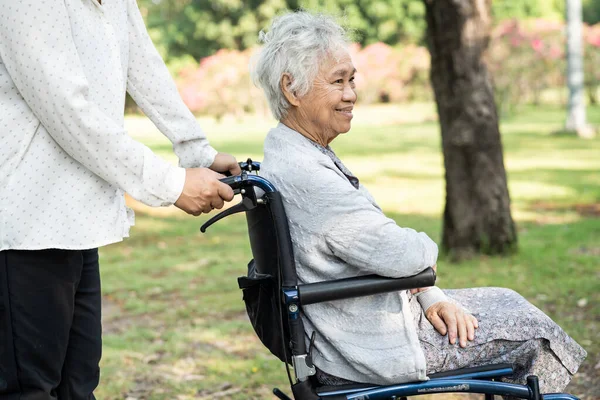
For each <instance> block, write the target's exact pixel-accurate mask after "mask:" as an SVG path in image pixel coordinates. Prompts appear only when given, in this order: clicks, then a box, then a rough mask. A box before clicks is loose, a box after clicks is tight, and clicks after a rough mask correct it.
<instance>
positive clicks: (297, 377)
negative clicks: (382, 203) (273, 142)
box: [201, 159, 577, 400]
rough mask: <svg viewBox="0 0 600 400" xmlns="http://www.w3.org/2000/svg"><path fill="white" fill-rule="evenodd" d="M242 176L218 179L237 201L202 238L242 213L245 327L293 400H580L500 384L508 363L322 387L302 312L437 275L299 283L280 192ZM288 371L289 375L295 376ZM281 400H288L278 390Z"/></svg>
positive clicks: (533, 383) (250, 165) (247, 173)
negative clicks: (455, 398)
mask: <svg viewBox="0 0 600 400" xmlns="http://www.w3.org/2000/svg"><path fill="white" fill-rule="evenodd" d="M240 166H241V168H242V171H243V172H242V174H241V175H239V176H231V177H227V178H224V179H222V181H223V182H224V183H226V184H228V185H230V186H231V188H232V189H233V190H234V193H235V194H239V195H241V197H242V201H241V202H240V203H239V204H238V205H235V206H233V207H231V208H229V209H227V210H225V211H223V212H221V213H220V214H218V215H216V216H214V217H212V218H211V219H209V220H208V221H207V222H206V223H205V224H204V225H203V226H202V228H201V231H202V232H205V231H206V229H207V228H208V227H209V226H210V225H212V224H213V223H215V222H217V221H219V220H220V219H222V218H224V217H227V216H229V215H232V214H235V213H239V212H244V213H245V215H246V221H247V225H248V235H249V240H250V246H251V250H252V256H253V260H251V261H250V263H249V264H248V270H247V273H246V275H245V276H242V277H240V278H239V279H238V283H239V286H240V289H242V293H243V300H244V302H245V304H246V310H247V312H248V316H249V318H250V322H251V323H252V326H253V328H254V330H255V332H256V334H257V336H258V337H259V339H260V340H261V341H262V343H263V344H264V345H265V347H267V348H268V349H269V350H270V351H271V353H273V354H274V355H275V356H276V357H278V358H279V359H280V360H281V361H282V362H283V363H284V365H285V368H286V370H287V375H288V378H289V381H290V387H291V390H292V393H293V399H295V400H319V399H329V400H338V399H347V400H350V399H355V400H366V399H369V400H373V399H390V400H391V399H401V398H403V397H407V396H417V395H422V394H439V393H450V392H459V393H480V394H483V395H484V396H485V399H486V400H489V399H493V398H494V396H495V395H502V396H513V397H516V398H521V399H530V400H541V399H546V400H577V397H575V396H572V395H570V394H566V393H553V394H541V393H540V390H539V383H538V379H537V377H535V376H530V377H528V379H527V384H526V385H517V384H509V383H504V382H500V381H499V380H500V378H502V377H506V376H509V375H511V374H512V372H513V369H512V365H510V364H496V365H484V366H478V367H472V368H463V369H458V370H454V371H445V372H440V373H436V374H431V375H430V376H429V378H430V379H429V380H428V381H422V382H412V383H401V384H397V385H388V386H378V385H372V384H351V385H339V386H322V385H320V384H319V383H318V382H317V381H316V379H315V376H314V375H315V374H316V367H315V365H314V364H313V362H312V357H311V348H312V343H313V341H314V340H315V336H314V334H313V336H312V337H308V336H307V334H306V332H305V330H304V325H303V322H302V307H303V306H305V305H308V304H315V303H320V302H325V301H332V300H342V299H347V298H353V297H360V296H367V295H372V294H378V293H387V292H392V291H399V290H407V289H413V288H418V287H426V286H433V285H434V284H435V278H436V276H435V272H434V271H433V269H431V268H428V269H426V270H424V271H422V272H421V273H419V274H417V275H415V276H412V277H408V278H398V279H395V278H388V277H381V276H377V275H365V276H360V277H356V278H346V279H338V280H333V281H327V282H316V283H309V284H299V283H298V277H297V275H296V265H295V261H294V252H293V247H292V242H291V238H290V232H289V227H288V221H287V217H286V213H285V208H284V205H283V201H282V198H281V195H280V193H279V192H278V191H277V189H276V188H275V187H274V186H273V184H271V182H269V181H268V180H266V179H264V178H262V177H261V176H259V175H255V174H253V172H257V171H259V170H260V163H257V162H253V161H252V160H250V159H248V160H247V161H246V162H244V163H240ZM292 370H293V372H292ZM273 393H274V394H275V395H276V396H277V397H278V398H280V399H283V400H292V399H291V398H290V397H288V396H287V395H286V394H284V393H283V392H282V391H280V390H279V389H277V388H276V389H274V390H273Z"/></svg>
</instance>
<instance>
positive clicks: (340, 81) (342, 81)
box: [333, 79, 344, 83]
mask: <svg viewBox="0 0 600 400" xmlns="http://www.w3.org/2000/svg"><path fill="white" fill-rule="evenodd" d="M333 83H344V80H343V79H338V80H337V81H335V82H333Z"/></svg>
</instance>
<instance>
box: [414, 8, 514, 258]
mask: <svg viewBox="0 0 600 400" xmlns="http://www.w3.org/2000/svg"><path fill="white" fill-rule="evenodd" d="M424 2H425V7H426V10H427V14H426V18H427V39H428V44H429V51H430V53H431V76H430V78H431V83H432V86H433V90H434V93H435V99H436V103H437V109H438V114H439V118H440V125H441V131H442V147H443V152H444V166H445V168H446V206H445V210H444V226H443V237H442V249H443V250H445V251H446V252H448V253H450V256H451V257H452V258H453V259H461V258H465V257H469V256H471V255H473V254H474V253H485V254H504V253H507V252H509V251H511V250H513V249H515V248H516V243H517V234H516V230H515V225H514V222H513V219H512V217H511V213H510V197H509V194H508V187H507V184H506V172H505V170H504V162H503V155H502V143H501V141H500V131H499V128H498V114H497V110H496V104H495V102H494V92H493V88H492V84H491V78H490V76H489V73H488V70H487V68H486V66H485V63H484V61H483V58H482V57H483V54H484V52H485V50H486V49H487V47H488V42H489V31H490V25H491V16H490V6H491V0H424Z"/></svg>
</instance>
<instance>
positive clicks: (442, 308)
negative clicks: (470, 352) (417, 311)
mask: <svg viewBox="0 0 600 400" xmlns="http://www.w3.org/2000/svg"><path fill="white" fill-rule="evenodd" d="M425 315H426V316H427V319H428V320H429V322H431V324H432V325H433V327H434V328H435V329H436V330H437V331H438V332H439V333H440V334H441V335H445V334H446V333H448V340H449V341H450V343H451V344H454V343H456V338H457V336H458V340H459V343H460V347H466V346H467V340H473V339H475V329H477V328H478V327H479V323H478V322H477V318H475V317H474V316H472V315H471V314H468V313H466V312H464V311H463V309H462V308H461V307H459V306H458V305H456V304H454V303H450V302H447V301H439V302H437V303H434V304H433V305H432V306H431V307H429V308H428V309H427V311H426V312H425Z"/></svg>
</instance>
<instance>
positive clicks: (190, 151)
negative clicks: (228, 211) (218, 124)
mask: <svg viewBox="0 0 600 400" xmlns="http://www.w3.org/2000/svg"><path fill="white" fill-rule="evenodd" d="M127 8H128V21H129V70H128V76H127V91H128V92H129V94H130V95H131V97H132V98H133V99H134V100H135V102H136V103H137V105H138V106H139V107H140V108H141V109H142V111H143V112H144V114H146V115H147V116H148V118H150V119H151V120H152V122H153V123H154V124H155V125H156V127H157V128H158V129H159V130H160V131H161V132H162V133H163V134H164V135H165V136H167V138H169V140H170V141H171V142H172V143H173V150H174V151H175V154H177V156H178V157H179V165H180V166H182V167H186V168H191V167H209V166H210V165H211V164H212V163H213V162H214V159H215V155H216V153H217V152H216V150H215V149H213V148H212V147H211V146H210V145H209V143H208V140H207V139H206V135H205V134H204V132H203V131H202V129H201V128H200V126H199V125H198V123H197V122H196V119H195V118H194V115H193V114H192V113H191V112H190V110H189V109H188V108H187V107H186V105H185V104H184V103H183V100H182V99H181V96H180V95H179V92H178V91H177V87H176V85H175V82H174V81H173V78H172V77H171V74H170V73H169V70H168V69H167V67H166V66H165V63H164V61H163V60H162V58H161V57H160V55H159V54H158V51H157V50H156V48H155V47H154V44H153V43H152V40H151V39H150V37H149V35H148V32H147V30H146V26H145V25H144V21H143V19H142V16H141V14H140V11H139V8H138V6H137V3H136V1H135V0H127Z"/></svg>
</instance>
